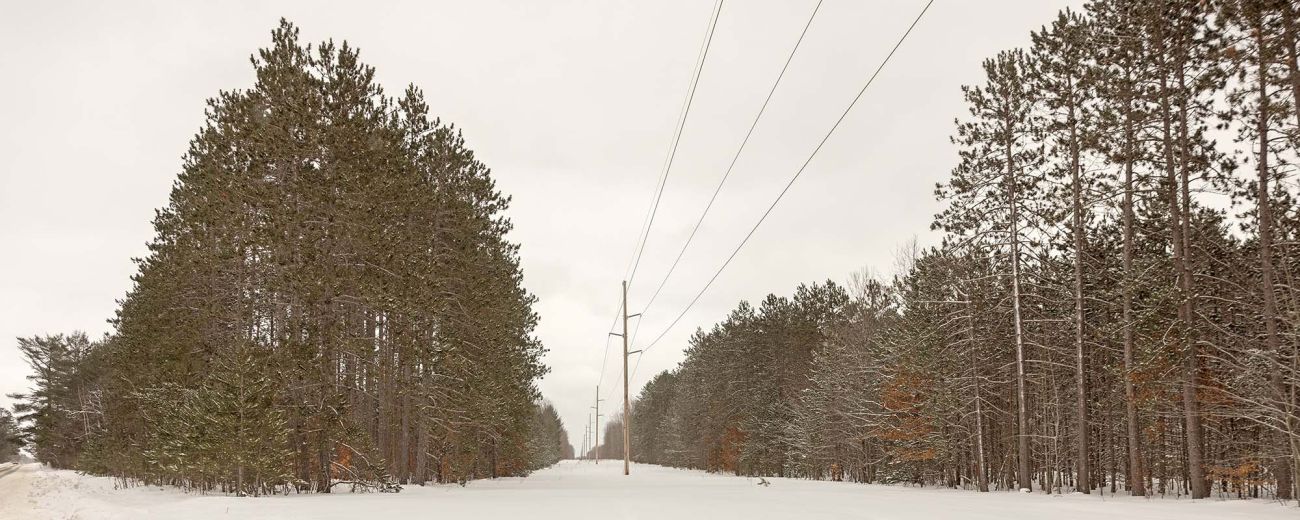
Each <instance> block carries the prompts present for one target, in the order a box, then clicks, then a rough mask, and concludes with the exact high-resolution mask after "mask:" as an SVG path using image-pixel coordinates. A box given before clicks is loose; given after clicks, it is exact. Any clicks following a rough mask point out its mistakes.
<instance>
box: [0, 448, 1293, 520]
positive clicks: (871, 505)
mask: <svg viewBox="0 0 1300 520" xmlns="http://www.w3.org/2000/svg"><path fill="white" fill-rule="evenodd" d="M622 469H623V468H622V464H621V463H618V462H615V461H606V462H603V463H601V464H600V465H596V464H592V463H591V462H577V461H565V462H561V463H560V464H559V465H557V466H555V467H552V468H550V469H547V470H543V471H540V472H537V473H535V474H534V475H533V476H531V477H528V478H505V479H498V480H493V481H478V482H472V483H470V484H469V485H468V486H465V487H461V486H457V485H446V486H428V487H420V486H408V487H406V489H405V490H403V491H402V492H401V493H400V494H379V493H370V494H333V495H290V496H274V497H260V498H238V497H230V496H220V495H208V496H204V495H195V494H186V493H183V492H180V491H178V490H175V489H159V488H156V487H153V488H143V487H135V488H129V489H114V483H113V480H112V479H109V478H104V477H90V476H84V475H78V474H76V473H74V472H70V471H55V470H50V469H47V468H43V467H41V466H39V465H36V464H25V465H22V466H18V467H12V466H10V467H5V466H0V519H5V520H8V519H23V520H45V519H81V520H91V519H163V518H166V519H175V518H184V519H193V520H211V519H288V518H311V519H313V520H328V519H336V518H337V519H350V520H353V519H359V518H360V519H371V518H375V519H383V520H400V519H403V518H448V519H452V518H488V519H495V518H517V519H565V520H570V519H600V520H610V519H624V518H629V519H630V518H665V519H671V520H693V519H719V518H742V519H747V520H748V519H766V518H781V519H787V518H863V519H910V518H962V519H964V520H967V519H986V518H987V519H992V518H997V519H1006V518H1052V519H1054V520H1069V519H1087V520H1098V519H1105V520H1117V519H1122V518H1143V519H1151V520H1159V519H1171V520H1172V519H1180V520H1199V519H1205V520H1209V519H1225V520H1231V519H1252V520H1267V519H1270V518H1288V519H1292V518H1295V515H1296V509H1295V507H1294V506H1282V505H1280V504H1278V503H1276V502H1267V501H1261V500H1253V501H1251V500H1200V501H1196V502H1193V501H1191V500H1187V499H1182V500H1178V499H1172V498H1171V499H1143V498H1132V497H1112V496H1109V495H1107V496H1106V497H1099V496H1096V495H1093V496H1088V495H1082V494H1073V495H1065V496H1060V495H1057V496H1048V495H1042V494H1031V495H1023V494H1020V493H1011V492H994V493H977V492H973V491H958V490H948V489H921V488H914V487H903V486H880V485H861V484H851V483H842V482H813V481H806V480H792V479H781V478H769V479H766V480H767V481H768V482H769V483H770V485H767V486H763V485H758V483H759V479H750V478H743V477H733V476H726V475H711V474H707V473H703V472H698V471H685V470H678V469H671V468H663V467H658V466H642V465H636V466H633V468H632V476H630V477H624V476H623V475H622ZM6 473H8V474H6Z"/></svg>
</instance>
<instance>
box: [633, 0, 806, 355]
mask: <svg viewBox="0 0 1300 520" xmlns="http://www.w3.org/2000/svg"><path fill="white" fill-rule="evenodd" d="M821 6H822V0H818V1H817V5H816V6H813V10H812V14H810V15H808V22H807V23H805V24H804V26H803V31H802V32H800V33H799V39H798V40H796V41H795V42H794V48H792V49H790V54H789V56H786V58H785V64H784V65H782V66H781V73H780V74H777V76H776V81H774V82H773V83H772V88H771V89H768V91H767V98H766V99H764V100H763V106H761V107H759V109H758V114H757V115H755V116H754V121H753V122H752V123H750V125H749V131H747V132H745V138H744V139H742V140H741V141H740V147H739V148H737V149H736V154H735V155H733V156H732V157H731V164H729V165H728V166H727V170H726V172H724V173H723V174H722V179H721V180H719V181H718V186H717V187H716V188H714V189H713V195H712V196H711V197H709V202H708V204H705V206H704V212H702V213H700V218H699V219H698V220H696V221H695V227H693V228H691V233H690V235H689V236H687V237H686V242H685V243H683V244H682V249H681V251H678V252H677V258H676V259H674V260H673V264H672V266H670V267H669V268H668V273H667V274H665V275H664V278H663V280H661V281H660V282H659V287H657V288H655V291H654V293H653V294H652V295H651V296H650V300H649V301H647V302H646V304H645V307H643V308H642V309H641V313H642V314H644V313H645V312H646V310H648V309H650V306H651V305H652V304H654V301H655V298H658V297H659V292H660V291H662V290H663V288H664V285H667V283H668V278H670V277H671V276H672V275H673V271H675V270H677V264H678V263H680V262H681V261H682V256H683V255H685V254H686V249H687V248H688V247H690V245H691V241H692V240H694V239H695V234H696V233H697V232H699V230H700V225H702V224H703V223H704V218H705V217H707V216H708V215H709V210H710V209H712V208H713V203H714V201H716V200H718V194H719V193H721V192H722V186H723V185H724V184H726V183H727V178H728V177H730V176H731V170H733V169H734V168H735V167H736V162H737V161H739V159H740V154H741V153H742V152H744V151H745V145H747V144H749V138H750V136H752V135H754V129H755V128H758V122H759V120H761V119H762V118H763V113H764V112H766V111H767V105H768V103H770V102H771V101H772V95H773V94H775V93H776V88H777V87H778V86H780V85H781V79H782V78H784V77H785V71H786V70H788V69H789V68H790V62H791V61H793V60H794V55H795V53H796V52H798V51H799V45H800V44H802V43H803V39H804V36H807V35H808V28H809V27H811V26H812V22H813V19H814V18H816V17H817V11H818V10H819V9H821ZM633 337H634V338H635V335H634V336H633Z"/></svg>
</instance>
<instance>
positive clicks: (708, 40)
mask: <svg viewBox="0 0 1300 520" xmlns="http://www.w3.org/2000/svg"><path fill="white" fill-rule="evenodd" d="M722 2H723V0H718V5H717V7H716V9H715V10H714V13H713V22H712V23H711V24H710V25H709V32H708V36H706V37H705V40H704V53H703V55H702V56H701V57H700V62H699V64H698V66H697V67H696V69H695V78H694V79H693V80H692V81H691V89H690V91H689V93H688V94H687V96H686V110H685V112H683V113H682V117H681V119H679V120H678V122H677V132H676V135H674V137H673V144H672V146H671V147H670V148H669V151H668V163H667V164H666V165H665V166H664V173H663V176H662V177H663V181H662V182H660V183H659V190H658V194H657V195H656V196H655V202H654V206H653V207H652V209H651V211H650V220H649V222H647V223H646V227H645V234H644V236H643V237H642V239H641V247H640V249H639V250H638V251H637V253H636V260H635V261H634V262H633V264H632V274H631V275H629V276H628V277H627V281H628V286H629V287H630V286H631V285H632V280H634V279H636V270H637V268H638V267H640V265H641V258H642V256H643V255H644V254H645V246H646V243H647V242H649V241H650V231H651V229H652V228H653V227H654V223H655V215H656V214H658V213H659V202H660V201H661V200H663V196H664V188H665V187H667V186H668V174H669V173H670V172H671V171H672V169H673V160H674V159H676V158H677V146H678V144H680V143H681V140H682V134H683V133H684V132H683V130H684V129H685V128H686V119H687V118H689V117H690V114H691V105H692V104H693V103H694V101H695V91H696V89H697V87H698V86H699V83H700V76H703V75H704V63H705V62H706V61H708V59H709V48H710V47H711V46H712V43H713V34H714V32H716V31H717V28H718V19H719V18H721V17H722Z"/></svg>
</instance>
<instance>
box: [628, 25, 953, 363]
mask: <svg viewBox="0 0 1300 520" xmlns="http://www.w3.org/2000/svg"><path fill="white" fill-rule="evenodd" d="M932 4H934V0H929V1H927V2H926V4H925V7H923V8H922V9H921V12H920V13H919V14H917V15H916V18H915V19H914V20H912V24H911V25H909V26H908V27H907V30H906V31H904V32H903V36H902V37H900V38H899V39H898V41H897V42H896V43H894V47H893V48H892V49H890V51H889V54H887V55H886V56H885V59H884V60H882V61H881V62H880V66H878V67H876V70H875V72H873V73H872V74H871V77H869V78H868V79H867V82H866V84H864V85H863V86H862V88H861V89H860V90H858V94H857V95H856V96H854V97H853V101H852V102H850V103H849V105H848V106H847V107H845V109H844V111H843V112H842V113H841V114H840V117H839V118H838V119H836V120H835V124H833V125H831V128H830V130H828V131H827V132H826V135H825V136H823V137H822V139H821V141H820V142H818V143H817V147H816V148H814V149H813V151H812V153H811V154H809V155H808V159H806V160H804V162H803V165H801V166H800V167H799V169H798V170H797V171H795V173H794V176H792V177H790V181H789V182H787V183H786V185H785V187H784V188H782V189H781V192H780V193H779V194H777V196H776V199H774V200H773V201H772V204H770V205H769V206H768V207H767V210H766V211H764V212H763V215H762V216H761V217H759V219H758V222H755V223H754V227H752V228H750V230H749V233H747V234H745V238H744V239H743V240H741V241H740V244H739V245H737V246H736V248H735V249H734V250H733V251H732V252H731V255H730V256H728V257H727V260H726V261H724V262H723V263H722V266H720V267H718V270H717V271H716V272H714V273H713V277H712V278H709V281H708V282H707V283H705V284H704V287H703V288H701V289H700V291H699V292H698V293H696V294H695V297H694V298H692V299H691V302H690V303H689V304H687V305H686V308H684V309H682V312H681V313H679V314H678V315H677V317H676V318H674V319H673V321H672V323H670V324H668V327H666V328H665V329H664V330H663V332H660V333H659V335H658V336H656V337H655V339H654V340H653V341H651V342H650V344H649V345H647V346H646V347H645V348H642V349H641V352H642V354H644V353H645V352H646V351H648V350H650V349H651V348H653V347H654V346H655V345H656V344H657V343H659V340H662V339H663V338H664V336H665V335H667V334H668V332H669V331H670V330H672V328H673V327H674V326H676V325H677V322H679V321H681V319H682V317H683V316H685V315H686V313H687V311H690V310H691V307H693V306H695V303H696V302H698V301H699V300H700V297H701V296H703V295H704V292H705V291H707V290H708V289H709V287H710V286H711V285H713V282H714V281H716V280H717V279H718V276H719V275H721V274H722V271H723V270H724V269H726V268H727V266H728V265H730V264H731V261H732V260H733V259H735V258H736V254H737V253H739V252H740V249H741V248H743V247H745V244H746V243H747V242H749V239H750V238H751V237H753V236H754V232H755V231H757V230H758V227H759V226H760V225H762V224H763V221H764V220H767V217H768V215H770V214H771V213H772V210H773V209H774V208H776V205H777V203H778V202H781V198H782V197H784V196H785V194H786V192H788V191H789V190H790V186H792V185H794V182H795V181H796V180H798V179H799V176H800V175H801V174H803V172H804V170H805V169H806V168H807V167H808V164H809V163H811V162H812V160H813V158H814V157H816V156H817V153H818V152H820V151H821V149H822V146H823V145H825V144H826V141H827V140H829V139H830V137H831V135H832V134H834V133H835V130H836V129H838V128H839V126H840V123H843V122H844V118H845V117H847V116H848V115H849V111H851V110H853V106H854V105H856V104H857V103H858V100H860V99H862V95H863V94H864V93H866V91H867V88H869V87H870V86H871V84H872V83H873V82H875V80H876V77H877V76H879V75H880V71H881V70H883V69H884V68H885V65H886V64H888V63H889V60H890V59H891V58H893V57H894V53H895V52H897V51H898V48H899V47H900V46H902V45H903V41H905V40H907V37H908V36H909V35H910V34H912V29H915V28H916V24H917V23H918V22H920V21H921V17H923V16H925V13H926V11H929V10H930V6H931V5H932Z"/></svg>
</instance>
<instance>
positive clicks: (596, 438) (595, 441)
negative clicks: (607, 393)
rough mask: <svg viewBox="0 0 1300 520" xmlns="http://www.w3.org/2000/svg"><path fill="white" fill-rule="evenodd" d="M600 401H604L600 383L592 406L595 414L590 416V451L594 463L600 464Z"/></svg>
mask: <svg viewBox="0 0 1300 520" xmlns="http://www.w3.org/2000/svg"><path fill="white" fill-rule="evenodd" d="M601 401H604V399H601V398H600V385H596V406H593V407H592V408H595V409H596V414H595V416H594V417H592V423H591V435H592V441H591V452H592V458H594V459H596V464H600V418H601V417H604V416H603V415H600V402H601Z"/></svg>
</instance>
